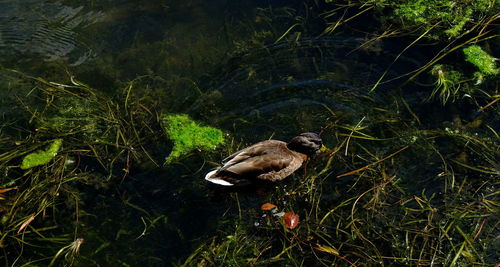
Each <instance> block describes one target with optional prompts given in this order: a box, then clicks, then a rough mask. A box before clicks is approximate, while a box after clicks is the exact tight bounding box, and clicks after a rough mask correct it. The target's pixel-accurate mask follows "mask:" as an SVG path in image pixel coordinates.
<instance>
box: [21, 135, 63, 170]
mask: <svg viewBox="0 0 500 267" xmlns="http://www.w3.org/2000/svg"><path fill="white" fill-rule="evenodd" d="M61 145H62V139H56V140H54V142H52V144H50V146H49V148H47V150H45V151H43V150H38V151H36V152H33V153H30V154H28V155H26V156H25V157H24V159H23V162H22V163H21V169H23V170H26V169H29V168H33V167H36V166H40V165H44V164H47V163H49V162H50V161H51V160H52V159H53V158H54V157H55V156H56V155H57V152H58V151H59V149H60V148H61Z"/></svg>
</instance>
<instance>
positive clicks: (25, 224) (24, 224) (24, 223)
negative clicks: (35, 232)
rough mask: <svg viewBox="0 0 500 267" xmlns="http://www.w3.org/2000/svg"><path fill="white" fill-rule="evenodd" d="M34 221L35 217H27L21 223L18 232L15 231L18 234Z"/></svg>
mask: <svg viewBox="0 0 500 267" xmlns="http://www.w3.org/2000/svg"><path fill="white" fill-rule="evenodd" d="M34 219H35V215H31V217H29V218H28V219H27V220H26V221H24V222H23V224H22V225H21V227H19V230H18V231H17V233H18V234H19V233H20V232H21V231H22V230H23V229H24V228H26V226H28V224H30V222H32V221H33V220H34Z"/></svg>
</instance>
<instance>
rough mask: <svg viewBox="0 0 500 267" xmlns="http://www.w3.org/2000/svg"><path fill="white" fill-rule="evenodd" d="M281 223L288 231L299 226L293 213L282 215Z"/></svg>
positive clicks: (297, 218)
mask: <svg viewBox="0 0 500 267" xmlns="http://www.w3.org/2000/svg"><path fill="white" fill-rule="evenodd" d="M283 222H284V223H285V227H286V228H288V229H294V228H295V227H297V225H299V215H297V214H295V213H293V212H287V213H285V215H283Z"/></svg>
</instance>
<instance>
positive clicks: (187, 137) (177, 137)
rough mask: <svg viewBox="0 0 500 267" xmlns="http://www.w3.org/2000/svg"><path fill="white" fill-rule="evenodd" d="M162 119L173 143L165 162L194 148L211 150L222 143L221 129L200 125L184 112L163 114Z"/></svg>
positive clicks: (167, 162)
mask: <svg viewBox="0 0 500 267" xmlns="http://www.w3.org/2000/svg"><path fill="white" fill-rule="evenodd" d="M162 120H163V126H164V129H165V132H166V133H167V135H168V137H169V138H170V140H172V142H173V143H174V146H173V148H172V151H171V152H170V154H169V155H168V157H167V158H166V159H165V164H169V163H171V162H172V161H173V160H175V159H177V158H179V157H180V156H183V155H186V154H188V153H189V152H191V151H193V150H195V149H204V150H213V149H215V148H216V147H217V146H218V145H220V144H222V143H224V136H223V133H222V131H221V130H219V129H216V128H213V127H209V126H200V125H199V124H197V123H196V122H195V121H193V120H192V119H191V118H189V116H188V115H186V114H177V115H164V116H163V118H162Z"/></svg>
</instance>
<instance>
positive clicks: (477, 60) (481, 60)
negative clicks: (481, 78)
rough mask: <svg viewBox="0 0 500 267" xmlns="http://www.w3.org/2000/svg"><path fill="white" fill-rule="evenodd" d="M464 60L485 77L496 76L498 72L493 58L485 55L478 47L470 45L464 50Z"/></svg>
mask: <svg viewBox="0 0 500 267" xmlns="http://www.w3.org/2000/svg"><path fill="white" fill-rule="evenodd" d="M463 51H464V54H465V60H467V61H468V62H470V63H472V64H474V66H476V67H477V68H478V69H479V71H480V72H481V73H483V74H486V75H496V74H498V72H499V69H498V68H497V66H496V64H495V60H496V59H495V58H494V57H492V56H490V55H489V54H488V53H486V52H485V51H484V50H483V49H482V48H481V47H480V46H477V45H472V46H469V47H467V48H464V50H463Z"/></svg>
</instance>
